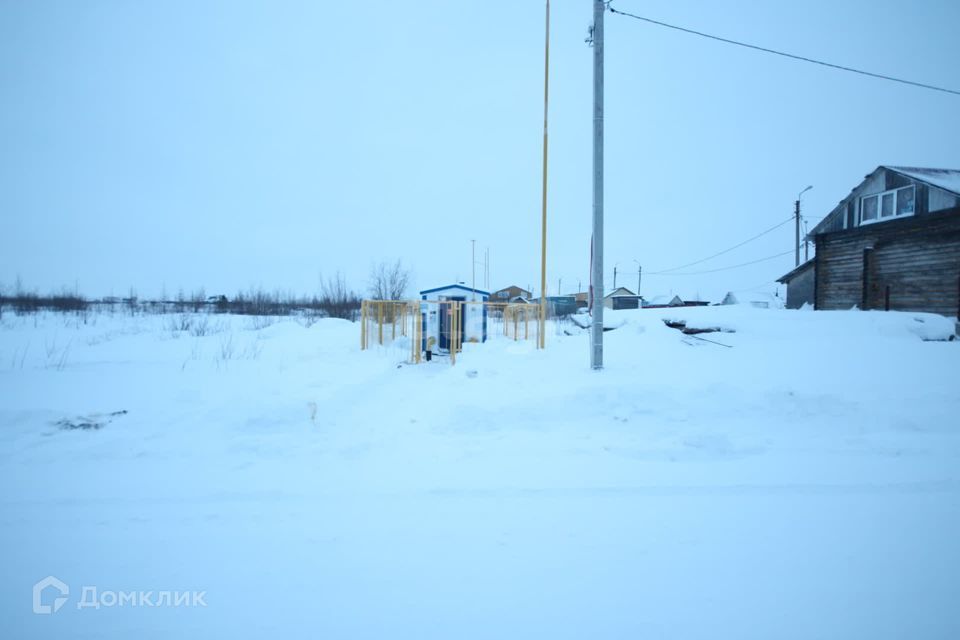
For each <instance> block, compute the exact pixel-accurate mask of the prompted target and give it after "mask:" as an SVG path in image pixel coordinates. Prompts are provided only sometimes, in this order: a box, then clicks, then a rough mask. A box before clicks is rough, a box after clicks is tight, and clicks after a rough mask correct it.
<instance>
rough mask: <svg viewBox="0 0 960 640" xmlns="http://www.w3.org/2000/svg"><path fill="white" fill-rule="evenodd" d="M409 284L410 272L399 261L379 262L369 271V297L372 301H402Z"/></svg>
mask: <svg viewBox="0 0 960 640" xmlns="http://www.w3.org/2000/svg"><path fill="white" fill-rule="evenodd" d="M409 284H410V272H409V271H408V270H407V269H405V268H404V267H403V264H402V263H401V262H400V260H397V261H396V262H395V263H393V264H387V263H386V262H381V263H380V264H378V265H375V266H374V267H373V268H372V269H371V270H370V297H371V298H373V299H374V300H403V299H404V298H405V297H406V295H407V286H408V285H409Z"/></svg>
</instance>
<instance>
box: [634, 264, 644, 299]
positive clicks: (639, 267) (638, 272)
mask: <svg viewBox="0 0 960 640" xmlns="http://www.w3.org/2000/svg"><path fill="white" fill-rule="evenodd" d="M634 262H636V263H637V298H638V299H639V298H640V276H641V275H642V274H643V267H642V266H641V265H640V261H639V260H634Z"/></svg>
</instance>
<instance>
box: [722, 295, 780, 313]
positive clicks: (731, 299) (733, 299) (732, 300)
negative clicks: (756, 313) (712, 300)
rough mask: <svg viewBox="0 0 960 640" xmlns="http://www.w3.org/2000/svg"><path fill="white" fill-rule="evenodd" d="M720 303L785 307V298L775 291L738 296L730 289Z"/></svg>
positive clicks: (772, 307) (761, 307) (765, 307)
mask: <svg viewBox="0 0 960 640" xmlns="http://www.w3.org/2000/svg"><path fill="white" fill-rule="evenodd" d="M719 304H721V305H732V304H748V305H750V306H751V307H757V308H758V309H783V298H781V297H779V296H778V295H777V294H774V293H763V292H752V293H751V292H747V293H742V294H740V296H739V297H738V296H736V295H734V293H733V291H728V292H727V295H725V296H723V300H722V301H720V302H719Z"/></svg>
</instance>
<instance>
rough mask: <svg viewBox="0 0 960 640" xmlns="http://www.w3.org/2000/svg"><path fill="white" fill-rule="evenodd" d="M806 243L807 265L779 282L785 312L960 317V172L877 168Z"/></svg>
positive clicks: (824, 220)
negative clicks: (810, 247) (809, 307)
mask: <svg viewBox="0 0 960 640" xmlns="http://www.w3.org/2000/svg"><path fill="white" fill-rule="evenodd" d="M807 237H808V238H809V239H812V240H813V242H814V243H815V246H816V253H815V255H814V258H813V260H811V261H810V263H808V264H805V265H801V266H800V267H798V268H797V269H793V270H792V271H790V272H789V273H787V274H785V275H784V276H782V277H781V278H780V282H783V283H784V284H786V285H787V301H788V305H789V306H791V307H798V306H800V305H802V304H803V303H804V302H808V303H811V304H813V306H814V308H816V309H849V308H851V307H854V306H857V307H860V308H861V309H887V310H902V311H928V312H932V313H940V314H943V315H948V316H957V317H958V318H960V171H958V170H952V169H920V168H913V167H890V166H880V167H877V168H876V169H875V170H874V171H872V172H871V173H870V174H868V175H867V176H866V177H865V178H864V180H863V181H862V182H861V183H860V184H858V185H857V186H855V187H854V188H853V190H852V191H851V192H850V194H849V195H847V197H846V198H844V199H843V200H841V201H840V203H839V204H837V206H836V207H834V209H833V210H832V211H831V212H830V213H829V214H828V215H827V216H826V217H825V218H824V219H823V220H822V221H821V222H820V223H819V224H818V225H817V226H815V227H814V228H813V229H812V230H811V231H810V233H809V235H808V236H807ZM811 263H812V264H811Z"/></svg>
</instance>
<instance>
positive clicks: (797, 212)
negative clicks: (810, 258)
mask: <svg viewBox="0 0 960 640" xmlns="http://www.w3.org/2000/svg"><path fill="white" fill-rule="evenodd" d="M810 189H813V185H810V186H809V187H807V188H806V189H804V190H803V191H801V192H800V193H799V194H797V201H796V203H795V206H794V222H795V223H796V229H797V233H796V242H795V243H794V247H793V248H794V249H795V253H796V258H795V260H794V262H795V263H796V264H794V265H793V266H795V267H799V266H800V198H802V197H803V194H805V193H806V192H807V191H810Z"/></svg>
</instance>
